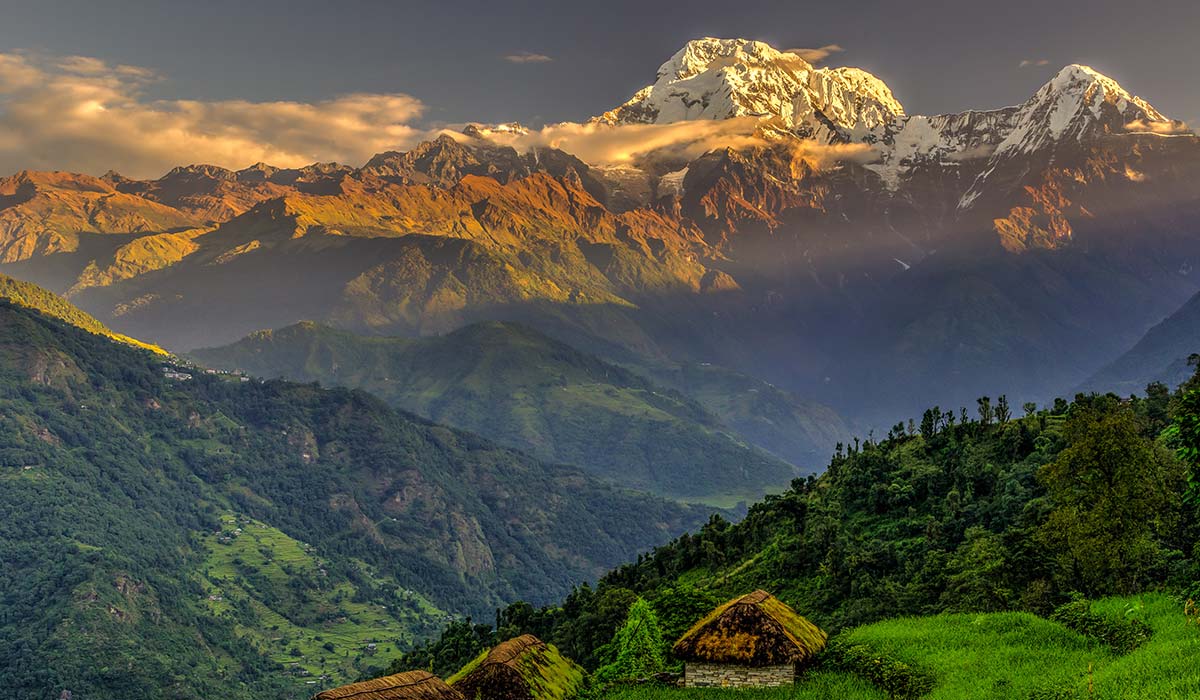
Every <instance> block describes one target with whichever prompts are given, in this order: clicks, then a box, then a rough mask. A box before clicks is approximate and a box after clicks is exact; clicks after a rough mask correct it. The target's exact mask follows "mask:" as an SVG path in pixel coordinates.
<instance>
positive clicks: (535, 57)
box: [504, 51, 554, 63]
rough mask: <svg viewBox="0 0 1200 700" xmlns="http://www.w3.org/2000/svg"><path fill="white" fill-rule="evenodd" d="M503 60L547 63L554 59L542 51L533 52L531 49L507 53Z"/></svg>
mask: <svg viewBox="0 0 1200 700" xmlns="http://www.w3.org/2000/svg"><path fill="white" fill-rule="evenodd" d="M504 60H506V61H508V62H509V63H549V62H551V61H553V60H554V59H553V58H551V57H550V56H547V55H546V54H544V53H534V52H532V51H518V52H516V53H510V54H507V55H506V56H505V57H504Z"/></svg>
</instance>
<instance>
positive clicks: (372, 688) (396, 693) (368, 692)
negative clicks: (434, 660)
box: [313, 671, 464, 700]
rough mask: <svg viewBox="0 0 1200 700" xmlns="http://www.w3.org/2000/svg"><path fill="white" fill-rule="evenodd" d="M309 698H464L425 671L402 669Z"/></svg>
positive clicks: (321, 699)
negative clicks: (391, 674) (402, 670)
mask: <svg viewBox="0 0 1200 700" xmlns="http://www.w3.org/2000/svg"><path fill="white" fill-rule="evenodd" d="M313 700H464V699H463V696H462V695H461V694H460V693H459V692H458V691H457V690H455V689H454V688H451V687H450V686H448V685H446V684H445V683H444V682H442V679H441V678H438V677H437V676H435V675H433V674H432V673H429V672H428V671H406V672H405V673H397V674H396V675H394V676H384V677H383V678H374V679H371V680H369V681H363V682H361V683H351V684H350V685H343V686H342V687H340V688H330V689H329V690H322V691H321V692H319V693H317V694H316V695H314V696H313Z"/></svg>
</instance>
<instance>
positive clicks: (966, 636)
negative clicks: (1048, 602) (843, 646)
mask: <svg viewBox="0 0 1200 700" xmlns="http://www.w3.org/2000/svg"><path fill="white" fill-rule="evenodd" d="M847 638H848V640H849V641H851V642H853V643H865V644H869V645H870V646H871V647H873V648H874V649H876V650H878V651H880V652H882V653H884V654H886V655H888V656H891V657H893V658H895V659H898V660H900V661H904V662H906V663H909V664H911V665H913V666H915V667H917V668H920V669H924V670H926V671H929V672H931V673H932V674H933V675H934V677H935V678H936V679H937V680H936V686H935V688H934V691H933V693H931V694H930V695H929V697H930V698H935V699H939V700H940V699H949V698H1029V697H1030V694H1031V693H1033V692H1034V691H1041V690H1046V689H1057V688H1066V687H1074V686H1075V685H1077V684H1078V682H1079V681H1080V680H1081V679H1082V678H1083V677H1084V676H1085V675H1086V674H1087V670H1088V667H1089V665H1097V666H1098V665H1102V664H1107V663H1109V662H1111V661H1112V659H1113V656H1112V654H1111V653H1109V652H1108V651H1107V650H1106V649H1103V648H1101V647H1100V646H1099V645H1097V644H1094V643H1093V642H1091V641H1089V640H1088V639H1086V638H1084V637H1083V636H1081V635H1079V634H1076V633H1075V632H1072V631H1070V630H1068V629H1066V628H1065V627H1063V626H1062V625H1059V624H1057V623H1054V622H1050V621H1049V620H1045V619H1042V618H1040V617H1037V616H1036V615H1031V614H1029V613H994V614H987V615H972V614H959V615H937V616H933V617H918V618H911V617H909V618H897V619H893V620H886V621H884V622H879V623H876V624H873V625H867V626H865V627H860V628H857V629H855V630H852V631H851V632H850V633H849V634H847Z"/></svg>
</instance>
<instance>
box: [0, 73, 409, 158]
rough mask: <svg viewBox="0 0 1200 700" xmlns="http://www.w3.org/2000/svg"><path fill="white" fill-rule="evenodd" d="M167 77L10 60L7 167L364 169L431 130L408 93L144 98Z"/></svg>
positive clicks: (3, 119)
mask: <svg viewBox="0 0 1200 700" xmlns="http://www.w3.org/2000/svg"><path fill="white" fill-rule="evenodd" d="M157 79H158V77H157V76H156V75H155V74H154V73H153V72H152V71H149V70H146V69H144V68H139V67H136V66H122V65H110V64H108V63H105V62H104V61H100V60H98V59H95V58H90V57H85V56H71V57H67V58H48V57H43V56H37V55H34V54H28V53H0V172H3V173H9V172H13V171H16V170H21V169H26V168H28V169H58V170H74V171H83V172H88V173H95V174H99V173H102V172H104V171H105V170H108V169H109V168H115V169H117V170H120V171H121V172H122V173H123V174H126V175H129V176H133V177H155V176H158V175H160V174H162V173H163V172H165V171H166V170H168V169H169V168H171V167H173V166H175V165H179V164H181V163H212V164H216V165H221V166H225V167H230V168H240V167H245V166H247V165H250V164H252V163H254V162H256V161H265V162H269V163H272V164H274V165H278V166H282V167H296V166H300V165H306V164H308V163H312V162H315V161H330V160H336V161H341V162H349V163H361V162H364V161H366V160H367V159H368V158H370V157H371V155H373V154H375V153H378V152H380V151H383V150H387V149H389V148H396V147H397V146H410V145H412V144H414V143H416V142H418V141H420V140H421V139H422V138H424V137H426V136H427V135H428V134H429V133H430V132H427V131H424V130H422V129H418V128H416V127H414V126H412V125H411V124H410V122H412V121H413V120H415V119H416V118H418V117H419V116H420V115H421V113H422V111H423V109H424V106H423V105H422V104H421V101H420V100H418V99H416V98H414V97H411V96H409V95H405V94H402V93H390V94H369V93H355V94H349V95H343V96H341V97H336V98H333V99H329V100H323V101H320V102H292V101H278V102H251V101H247V100H217V101H202V100H154V99H149V98H147V97H146V95H145V93H144V91H145V89H146V87H147V86H148V85H149V84H150V83H152V82H153V81H155V80H157Z"/></svg>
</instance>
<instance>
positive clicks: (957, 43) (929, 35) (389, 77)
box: [0, 0, 1200, 123]
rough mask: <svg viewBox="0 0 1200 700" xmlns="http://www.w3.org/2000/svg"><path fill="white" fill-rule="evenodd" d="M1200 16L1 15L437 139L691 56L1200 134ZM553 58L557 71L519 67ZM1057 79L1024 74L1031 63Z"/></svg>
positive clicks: (571, 113)
mask: <svg viewBox="0 0 1200 700" xmlns="http://www.w3.org/2000/svg"><path fill="white" fill-rule="evenodd" d="M1198 32H1200V3H1198V2H1195V1H1194V0H1192V1H1187V0H1159V1H1158V2H1147V3H1136V2H1130V1H1129V0H1093V1H1091V2H1075V1H1073V2H1065V1H1061V0H1043V1H1042V2H1031V1H1027V0H1010V1H1007V2H1006V1H1004V0H990V1H987V2H957V3H952V2H936V1H933V0H924V1H922V0H907V1H903V2H902V1H899V0H891V1H888V2H830V1H828V0H823V1H822V2H795V1H791V2H759V1H757V0H693V1H692V2H686V3H679V2H674V3H673V2H656V1H654V0H650V1H647V0H632V1H629V0H605V2H565V1H564V2H542V1H532V0H526V1H519V2H504V1H503V0H493V1H491V2H474V1H471V2H464V1H461V0H459V1H454V0H441V1H435V2H425V1H423V0H414V1H412V2H382V1H376V2H368V1H365V0H358V1H354V0H350V1H342V2H332V1H330V2H309V1H307V0H292V1H287V2H285V1H282V0H240V1H239V2H232V1H228V0H193V1H190V2H166V1H162V2H142V1H139V0H110V1H107V2H98V1H97V0H87V1H58V0H39V1H36V2H34V1H29V2H17V1H15V0H3V2H0V51H12V50H14V49H27V50H33V51H40V52H45V53H49V54H79V55H86V56H94V57H98V58H102V59H105V60H107V61H110V62H120V63H128V64H134V65H139V66H145V67H148V68H152V69H154V70H155V71H157V72H159V73H160V74H162V75H164V76H166V78H167V80H165V81H163V82H160V83H158V84H156V85H154V86H153V88H152V91H153V94H154V95H155V96H159V97H165V98H194V99H217V98H245V99H252V100H276V99H290V100H319V99H323V98H328V97H332V96H334V95H338V94H344V93H348V92H405V93H409V94H411V95H413V96H415V97H417V98H419V99H421V100H422V101H423V102H425V103H426V104H427V105H428V107H429V111H428V112H427V119H428V120H430V121H434V122H438V121H446V122H454V121H465V120H472V119H473V120H481V121H499V120H509V119H513V120H520V121H524V122H527V123H538V122H541V121H559V120H578V119H582V118H585V117H587V116H590V115H592V114H595V113H598V112H600V111H603V110H605V109H607V108H610V107H612V106H614V105H616V104H618V103H620V102H622V101H624V100H625V99H626V98H627V97H628V96H629V95H630V94H631V93H632V92H633V91H634V90H635V89H637V88H639V87H641V86H643V85H646V84H648V83H649V82H651V81H652V79H653V75H654V70H655V69H656V68H657V67H658V65H659V64H660V63H661V62H662V61H664V60H665V59H666V58H667V57H669V56H670V55H671V54H672V53H673V52H674V51H675V50H677V49H678V48H679V47H680V46H681V45H682V44H683V43H684V42H686V41H687V40H688V39H691V38H695V37H698V36H704V35H713V36H745V37H749V38H756V39H762V40H764V41H767V42H769V43H771V44H773V45H775V46H777V47H780V48H791V47H809V46H821V45H824V44H831V43H835V44H839V45H841V46H843V47H844V48H845V51H844V53H841V54H836V55H834V56H833V57H831V58H830V60H829V61H827V63H828V64H830V65H856V66H860V67H862V68H865V69H867V70H870V71H872V72H874V73H876V74H877V75H879V76H880V77H881V78H883V79H884V80H885V81H886V82H887V83H888V84H889V85H890V86H891V87H892V89H893V91H894V92H895V93H896V96H897V97H898V98H899V99H900V101H901V102H902V103H903V104H904V105H905V107H906V108H907V110H908V111H909V112H910V113H933V112H941V111H958V110H962V109H965V108H970V107H979V108H985V107H995V106H1000V105H1004V104H1011V103H1015V102H1019V101H1021V100H1023V99H1024V98H1025V97H1027V96H1028V95H1029V94H1030V93H1031V92H1032V91H1033V90H1034V89H1036V88H1037V86H1038V85H1040V84H1041V83H1042V82H1044V81H1045V80H1046V79H1047V78H1048V77H1049V76H1050V75H1052V74H1053V73H1054V72H1055V70H1057V68H1058V67H1060V66H1062V65H1064V64H1066V63H1071V62H1079V63H1087V64H1090V65H1092V66H1094V67H1095V68H1097V69H1098V70H1100V71H1102V72H1105V73H1108V74H1109V75H1112V76H1113V77H1114V78H1116V79H1117V80H1118V81H1120V82H1121V83H1122V84H1123V85H1124V86H1125V87H1126V88H1127V89H1129V90H1130V91H1132V92H1134V93H1136V94H1139V95H1141V96H1142V97H1144V98H1146V99H1148V100H1149V101H1150V102H1151V103H1152V104H1154V105H1155V106H1157V107H1158V108H1159V109H1160V110H1162V111H1163V112H1165V113H1166V114H1168V115H1169V116H1173V117H1176V118H1181V119H1187V120H1196V119H1197V118H1200V90H1197V79H1196V76H1197V74H1198V73H1200V52H1197V50H1196V42H1197V33H1198ZM523 51H524V52H534V53H538V54H544V55H547V56H550V57H552V58H553V60H552V61H549V62H540V63H538V62H533V63H522V64H516V63H511V62H508V61H505V60H503V58H502V57H503V56H504V55H506V54H513V53H518V52H523ZM1023 60H1028V61H1034V62H1036V61H1039V60H1045V61H1048V62H1049V63H1048V65H1045V66H1041V67H1037V66H1031V67H1026V68H1019V67H1018V64H1019V63H1020V62H1021V61H1023Z"/></svg>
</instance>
